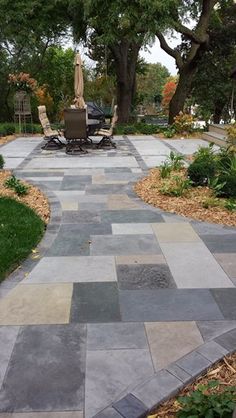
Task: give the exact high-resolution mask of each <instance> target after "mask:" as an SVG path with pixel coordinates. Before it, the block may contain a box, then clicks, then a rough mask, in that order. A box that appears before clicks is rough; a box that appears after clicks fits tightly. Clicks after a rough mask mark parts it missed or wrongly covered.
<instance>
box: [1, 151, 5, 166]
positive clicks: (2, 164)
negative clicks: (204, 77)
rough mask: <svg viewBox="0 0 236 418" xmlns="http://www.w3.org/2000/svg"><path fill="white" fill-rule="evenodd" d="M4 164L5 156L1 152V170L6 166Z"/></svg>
mask: <svg viewBox="0 0 236 418" xmlns="http://www.w3.org/2000/svg"><path fill="white" fill-rule="evenodd" d="M4 164H5V161H4V158H3V156H2V154H0V170H1V169H2V168H3V167H4Z"/></svg>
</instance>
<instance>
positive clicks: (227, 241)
mask: <svg viewBox="0 0 236 418" xmlns="http://www.w3.org/2000/svg"><path fill="white" fill-rule="evenodd" d="M116 142H117V145H118V146H117V150H93V151H92V152H90V153H89V154H87V155H85V156H67V155H65V153H64V152H63V151H57V152H42V151H41V148H40V147H41V145H42V144H41V139H39V138H31V139H30V138H19V139H17V140H15V141H14V142H11V143H9V144H7V145H5V146H3V147H1V148H0V153H1V154H3V156H4V158H5V160H6V163H7V164H6V168H8V167H9V168H13V169H15V173H16V174H17V176H19V177H21V178H25V179H27V180H29V181H31V182H33V183H35V184H38V185H39V186H40V187H41V188H42V189H43V190H45V192H46V193H47V195H48V197H49V200H50V204H51V209H52V219H51V223H50V225H49V226H48V229H47V232H46V235H45V237H44V239H43V240H42V242H41V244H40V245H39V251H40V259H33V258H29V259H28V260H27V261H26V262H25V263H23V265H22V268H21V269H18V270H17V271H16V272H14V273H13V274H12V275H11V277H10V278H9V279H7V280H6V281H5V282H4V283H3V284H2V285H1V286H0V295H1V300H0V325H1V326H0V341H1V342H0V387H1V390H0V417H1V418H7V417H9V418H10V417H11V418H26V417H27V418H62V417H63V418H64V417H65V418H83V417H84V418H92V417H94V416H95V415H96V414H97V417H99V418H105V417H107V418H119V417H122V416H123V417H126V418H131V417H138V416H140V417H141V416H143V415H141V414H143V410H142V408H144V407H145V406H146V407H147V408H150V407H151V406H153V405H154V403H155V402H156V401H157V400H158V394H156V393H155V396H156V398H155V399H154V398H153V393H152V386H151V383H150V382H152V379H153V378H155V377H156V376H160V378H161V379H162V380H161V382H162V383H161V386H160V387H159V389H158V390H159V392H158V393H160V392H161V393H163V388H161V387H163V385H164V386H165V384H167V386H168V385H169V386H168V388H169V389H170V391H171V390H173V387H175V386H176V387H179V386H180V381H181V383H182V382H184V381H187V378H186V376H188V377H191V375H196V374H198V373H199V372H200V371H201V370H203V369H204V367H203V365H204V366H205V368H206V367H208V366H209V364H210V362H209V361H210V360H212V358H214V359H216V357H214V356H213V355H212V351H214V353H215V352H217V353H218V357H220V356H222V355H224V354H225V353H226V349H228V351H230V350H231V351H232V349H236V335H235V334H232V333H231V334H229V336H228V337H227V335H228V334H225V335H226V337H224V338H223V339H222V338H221V337H220V335H221V334H223V333H227V332H229V331H230V330H234V329H236V288H235V285H236V257H235V256H236V229H233V228H228V227H223V226H216V225H211V224H205V223H201V222H196V221H191V220H189V219H186V218H182V217H180V216H175V215H172V214H169V213H164V212H162V211H161V210H158V209H155V208H152V207H150V206H148V205H146V204H144V203H143V202H142V201H140V199H139V198H137V196H136V195H135V194H134V192H133V190H132V185H133V183H134V182H135V181H137V179H138V178H140V177H142V176H144V175H145V174H146V172H147V170H148V168H150V167H153V166H156V165H158V164H160V162H161V161H163V159H165V158H166V155H169V152H170V150H171V149H175V150H176V151H177V152H181V153H183V154H186V155H187V154H191V153H192V152H194V151H195V150H196V149H197V147H198V146H199V145H202V144H205V145H206V146H207V143H205V142H203V141H200V140H194V141H192V140H187V141H184V140H183V141H182V140H177V141H173V140H165V141H163V140H162V141H161V140H157V139H154V138H153V137H151V136H143V137H142V136H140V137H132V136H129V137H116ZM232 335H233V336H232ZM217 338H218V340H217ZM220 338H221V339H220ZM213 340H214V341H213ZM224 341H226V342H227V344H228V346H226V345H224ZM204 343H205V344H210V346H209V345H207V346H205V345H203V344H204ZM212 344H213V348H212ZM225 344H226V343H225ZM229 344H231V345H229ZM202 345H203V346H202ZM199 347H200V348H201V347H206V348H203V349H202V348H201V349H200V348H199ZM209 347H210V348H209ZM194 350H198V351H197V354H196V353H195V351H194ZM201 350H202V351H201ZM209 350H210V351H209ZM190 352H191V354H189V353H190ZM193 353H195V354H193ZM209 353H210V354H211V355H210V354H209ZM186 355H187V356H190V357H187V360H186V361H187V366H186V362H184V361H183V359H182V358H183V356H185V357H186ZM210 357H211V358H210ZM218 357H217V358H218ZM199 359H200V360H199ZM208 360H209V361H208ZM171 363H172V366H170V364H171ZM173 363H174V366H173ZM161 369H167V370H168V371H166V370H165V371H164V372H165V373H167V375H166V374H164V375H163V373H164V372H163V371H161V372H160V370H161ZM193 370H194V373H193ZM158 373H160V374H158ZM163 376H164V377H163ZM163 379H164V380H163ZM174 380H175V381H176V382H177V384H176V382H175V385H173V381H174ZM145 381H146V382H148V385H147V386H142V385H143V382H145ZM163 382H164V383H163ZM157 387H158V385H157V384H156V383H155V388H157ZM140 388H141V389H140ZM142 388H143V389H142ZM144 388H145V390H144ZM160 388H161V389H160ZM155 390H157V389H155ZM154 392H155V391H154ZM107 408H108V409H107ZM134 410H135V411H136V412H135V413H136V415H135V413H134ZM102 411H103V412H102ZM132 411H133V412H132ZM137 411H139V412H140V415H138V412H137ZM141 411H142V412H141Z"/></svg>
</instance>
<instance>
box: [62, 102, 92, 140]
mask: <svg viewBox="0 0 236 418" xmlns="http://www.w3.org/2000/svg"><path fill="white" fill-rule="evenodd" d="M64 121H65V131H64V136H65V138H66V139H86V138H87V124H86V109H65V110H64Z"/></svg>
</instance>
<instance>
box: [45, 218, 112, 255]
mask: <svg viewBox="0 0 236 418" xmlns="http://www.w3.org/2000/svg"><path fill="white" fill-rule="evenodd" d="M111 232H112V231H111V225H109V224H79V225H76V224H64V225H61V227H60V230H59V232H58V235H57V237H56V239H55V241H54V242H53V245H52V246H51V248H50V249H49V251H48V253H47V256H67V255H69V256H70V255H89V252H90V235H91V234H94V235H100V234H101V235H103V234H111Z"/></svg>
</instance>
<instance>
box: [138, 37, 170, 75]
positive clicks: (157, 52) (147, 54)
mask: <svg viewBox="0 0 236 418" xmlns="http://www.w3.org/2000/svg"><path fill="white" fill-rule="evenodd" d="M166 40H167V42H168V44H169V45H170V46H171V47H172V48H173V47H175V46H176V45H177V44H178V39H177V38H173V39H168V38H166ZM140 55H141V57H142V58H144V59H145V61H147V62H150V63H153V64H155V63H157V62H160V63H161V64H162V65H165V66H166V68H168V70H169V72H170V74H171V75H176V74H177V69H176V66H175V60H174V58H172V57H171V56H170V55H168V54H167V53H166V52H165V51H163V49H161V47H160V43H159V41H158V39H157V40H156V42H155V43H154V44H153V46H152V47H150V48H148V51H145V50H144V49H142V50H141V53H140Z"/></svg>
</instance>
